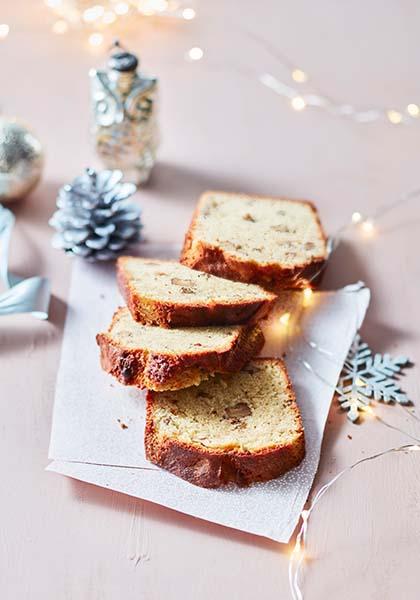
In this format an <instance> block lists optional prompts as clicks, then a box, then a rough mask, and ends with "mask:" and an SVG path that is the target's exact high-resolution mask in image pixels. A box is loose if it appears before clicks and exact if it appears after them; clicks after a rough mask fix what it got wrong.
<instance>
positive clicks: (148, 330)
mask: <svg viewBox="0 0 420 600" xmlns="http://www.w3.org/2000/svg"><path fill="white" fill-rule="evenodd" d="M96 341H97V343H98V345H99V347H100V352H101V365H102V368H103V369H104V370H105V371H106V372H108V373H111V374H112V375H113V376H114V377H116V378H117V379H118V380H119V381H120V382H121V383H123V384H125V385H134V386H137V387H139V388H148V389H151V390H157V391H161V390H177V389H180V388H185V387H188V386H191V385H198V384H199V383H200V382H201V381H202V380H204V379H207V378H208V377H209V376H210V375H211V374H213V373H224V372H234V371H239V370H240V369H241V368H242V367H243V366H244V365H245V364H246V363H247V362H248V361H249V360H250V359H251V358H253V357H254V356H256V355H257V354H258V353H259V352H260V350H261V348H262V346H263V345H264V336H263V334H262V332H261V329H260V328H259V327H258V325H254V326H248V325H233V326H225V327H222V326H220V327H185V328H179V329H164V328H161V327H153V326H150V325H142V324H140V323H137V322H136V321H134V320H133V319H132V317H131V314H130V312H129V310H128V308H120V309H118V310H117V312H116V313H115V314H114V317H113V319H112V323H111V325H110V328H109V330H108V332H106V333H100V334H98V335H97V336H96Z"/></svg>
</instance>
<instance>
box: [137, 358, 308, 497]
mask: <svg viewBox="0 0 420 600" xmlns="http://www.w3.org/2000/svg"><path fill="white" fill-rule="evenodd" d="M145 448H146V457H147V458H148V460H150V461H151V462H153V463H155V464H156V465H159V466H160V467H162V468H164V469H167V470H168V471H170V472H171V473H173V474H174V475H177V476H178V477H182V478H183V479H186V480H187V481H189V482H190V483H193V484H195V485H199V486H202V487H219V486H222V485H224V484H227V483H229V482H234V483H236V484H238V485H249V484H251V483H253V482H257V481H267V480H269V479H274V478H276V477H279V476H280V475H282V474H283V473H285V472H286V471H288V470H289V469H292V468H293V467H296V466H297V465H298V464H299V463H300V462H301V461H302V459H303V457H304V454H305V441H304V432H303V427H302V421H301V417H300V413H299V408H298V406H297V404H296V401H295V394H294V391H293V388H292V386H291V383H290V381H289V378H288V375H287V372H286V368H285V366H284V364H283V363H282V361H280V360H278V359H271V358H268V359H265V358H264V359H263V358H261V359H256V360H253V361H251V362H250V363H249V364H248V366H247V367H245V368H244V369H243V370H242V371H241V372H239V373H235V374H233V375H227V376H226V375H216V376H215V377H213V378H211V379H209V380H208V381H204V382H203V383H201V384H200V385H199V386H198V387H193V388H188V389H185V390H179V391H175V392H161V393H156V392H148V394H147V409H146V431H145Z"/></svg>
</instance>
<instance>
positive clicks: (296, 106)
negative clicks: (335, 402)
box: [0, 0, 420, 600]
mask: <svg viewBox="0 0 420 600" xmlns="http://www.w3.org/2000/svg"><path fill="white" fill-rule="evenodd" d="M44 3H45V4H46V5H47V7H48V8H50V9H51V10H52V11H53V14H54V15H55V21H54V22H53V23H52V25H51V31H52V33H53V34H55V35H64V34H67V33H68V32H69V31H70V30H72V29H74V28H79V29H80V28H83V29H85V30H86V35H87V42H88V44H89V46H90V47H92V48H100V47H102V46H103V45H104V44H105V43H106V41H107V31H110V30H112V27H113V25H114V24H116V23H121V22H123V20H124V19H126V18H132V17H141V18H148V17H155V18H156V17H158V18H168V19H169V18H170V19H175V20H180V21H192V20H194V19H195V18H196V16H197V15H196V11H195V9H194V7H193V6H190V5H185V4H183V3H181V2H177V1H175V0H125V1H121V0H99V1H98V0H97V1H96V2H95V1H93V2H92V1H90V0H79V1H78V0H45V1H44ZM10 33H11V28H10V26H9V25H8V24H7V23H0V42H1V41H2V40H5V39H6V38H7V37H8V36H9V35H10ZM245 35H246V36H247V37H248V38H249V39H251V40H253V41H254V42H256V43H258V44H260V45H262V46H263V47H264V48H265V50H266V51H267V52H268V53H269V54H270V55H271V56H272V57H273V58H275V60H276V62H277V67H278V70H279V72H281V73H282V75H281V77H280V76H276V75H274V74H273V73H269V72H265V71H263V72H255V73H252V76H253V77H255V79H256V81H258V82H259V83H260V84H261V85H263V86H264V87H266V88H267V89H269V90H271V91H272V92H273V93H275V94H277V95H279V96H281V97H282V98H284V99H285V101H287V103H288V105H289V106H290V108H291V109H292V110H293V111H296V112H302V111H304V110H306V109H308V108H313V109H318V110H323V111H324V112H326V113H328V114H330V115H333V116H336V117H341V118H344V119H347V120H349V121H353V122H355V123H360V124H366V123H373V122H384V123H389V124H391V125H395V126H397V125H403V124H405V125H411V124H414V123H415V122H416V121H417V120H418V119H419V118H420V105H419V104H417V103H415V102H412V101H410V102H407V104H406V106H405V107H403V108H395V107H369V108H359V107H356V106H353V105H352V104H350V103H340V102H338V101H335V100H334V99H332V98H331V97H329V96H328V95H327V94H325V93H323V92H320V91H319V90H318V89H316V87H315V86H313V85H312V84H311V78H310V76H309V74H308V73H307V72H306V71H305V70H303V69H302V68H301V67H300V66H298V65H295V64H293V62H292V61H290V60H289V59H288V58H287V57H285V56H284V55H282V54H280V53H279V51H278V50H277V48H275V47H274V46H273V45H272V44H270V43H269V42H267V41H266V40H264V39H263V38H260V37H259V36H257V35H256V34H254V33H252V32H245ZM205 58H206V51H205V49H203V48H202V47H200V46H194V47H192V48H190V49H189V50H188V51H187V52H186V54H185V59H186V60H187V61H190V62H199V61H201V60H203V59H205ZM236 70H237V71H238V72H239V73H241V72H242V70H241V69H240V68H239V67H238V68H236ZM248 74H249V72H248ZM419 197H420V189H415V190H413V191H411V192H409V193H408V194H405V195H404V196H402V197H400V198H398V199H396V200H395V201H394V202H392V203H391V204H388V205H384V206H382V207H380V208H379V209H378V210H377V211H375V212H374V213H373V214H372V215H364V214H363V213H362V212H359V211H355V212H353V214H352V215H351V219H350V222H348V223H346V224H345V225H344V226H343V227H341V228H340V229H339V230H338V231H337V232H336V234H335V235H334V236H333V237H331V238H330V239H329V244H328V248H329V256H328V259H330V257H331V255H332V253H333V251H334V249H335V248H336V247H337V245H338V243H339V241H340V239H341V237H342V236H343V234H345V233H346V232H347V231H349V230H350V229H351V228H358V229H360V231H361V232H362V233H363V234H364V235H365V236H368V237H371V236H374V235H375V234H376V233H377V222H378V220H379V219H381V218H382V217H383V216H385V215H386V214H387V213H388V212H390V211H391V210H393V209H394V208H396V207H399V206H401V205H402V204H405V203H406V202H408V201H409V200H412V199H414V198H419ZM327 262H328V261H326V263H327ZM326 263H325V264H324V266H323V267H322V268H325V266H326ZM319 274H320V272H318V273H316V274H315V275H314V278H315V277H317V276H318V275H319ZM312 296H313V292H312V288H311V281H308V282H307V286H306V287H305V288H304V289H303V292H302V307H306V306H309V305H310V303H311V302H312ZM291 316H292V315H291V313H290V312H285V313H283V314H282V315H281V316H280V317H279V323H280V325H281V326H283V327H285V328H286V329H287V328H289V326H290V322H291ZM307 368H309V369H311V366H310V365H308V366H307ZM366 413H367V414H369V415H371V416H373V417H374V418H375V419H376V420H377V421H379V422H381V423H382V424H383V425H385V426H387V427H390V428H391V429H394V430H397V431H399V432H400V433H402V434H404V435H406V436H408V437H409V438H411V439H412V440H414V441H415V442H416V443H415V444H407V445H404V446H397V447H393V448H389V449H387V450H384V451H382V452H379V453H376V454H374V455H371V456H368V457H365V458H362V459H360V460H358V461H356V462H354V463H353V464H351V465H349V466H348V467H346V468H345V469H343V470H342V471H340V472H339V473H337V474H336V475H335V476H334V477H333V478H332V479H330V480H329V481H328V482H327V483H325V484H324V485H323V486H322V487H321V488H320V489H319V490H318V492H317V493H316V495H315V496H314V498H313V500H312V501H311V503H310V504H309V505H308V506H307V508H305V509H304V510H303V511H302V513H301V524H300V526H299V529H298V532H297V536H296V540H295V544H294V548H293V551H292V554H291V557H290V563H289V582H290V589H291V592H292V597H293V599H294V600H303V592H302V589H301V587H300V583H299V576H300V572H301V568H302V565H303V563H304V559H305V556H306V554H305V549H306V544H307V534H308V524H309V519H310V516H311V514H312V512H313V510H314V509H315V507H316V506H317V505H318V504H319V502H320V501H321V499H322V498H323V496H324V495H325V494H326V493H327V492H328V490H329V489H330V488H331V487H332V486H333V485H334V484H335V483H336V482H337V481H338V480H339V479H341V478H342V477H343V476H344V475H345V474H347V473H349V472H350V471H352V470H354V469H356V468H357V467H359V466H360V465H362V464H364V463H366V462H370V461H376V460H377V459H379V458H381V457H384V456H386V455H389V454H393V453H412V452H416V451H420V439H419V438H417V437H415V436H412V435H411V434H409V433H407V432H405V431H403V430H401V429H399V428H398V427H395V426H393V425H391V424H389V423H387V422H386V421H384V420H383V419H381V417H379V416H378V415H376V414H375V412H374V410H373V409H372V407H371V406H367V407H366ZM408 414H410V415H411V416H412V417H413V418H415V419H416V420H419V419H418V417H416V416H415V415H413V414H411V413H410V412H409V413H408Z"/></svg>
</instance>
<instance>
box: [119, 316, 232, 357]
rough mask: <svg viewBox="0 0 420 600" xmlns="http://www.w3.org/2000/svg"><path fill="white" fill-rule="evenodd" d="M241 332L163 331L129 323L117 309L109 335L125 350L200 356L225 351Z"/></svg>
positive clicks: (220, 329)
mask: <svg viewBox="0 0 420 600" xmlns="http://www.w3.org/2000/svg"><path fill="white" fill-rule="evenodd" d="M241 330H242V328H241V327H240V326H232V327H228V326H227V327H181V328H179V329H164V328H161V327H154V326H151V325H141V324H140V323H137V322H136V321H134V320H133V318H132V316H131V314H130V312H129V310H128V308H120V309H119V310H118V311H117V313H116V315H115V317H114V320H113V323H112V327H111V330H110V332H109V333H110V335H112V337H113V338H114V339H117V340H118V343H119V344H120V345H121V346H124V347H125V348H126V349H127V350H137V349H139V348H144V349H147V350H148V352H149V353H154V352H156V353H159V354H165V353H166V354H188V353H192V354H201V353H207V352H209V351H214V350H221V351H223V350H224V349H226V350H229V349H230V348H231V347H232V342H233V341H235V340H236V338H237V337H238V336H239V334H240V332H241Z"/></svg>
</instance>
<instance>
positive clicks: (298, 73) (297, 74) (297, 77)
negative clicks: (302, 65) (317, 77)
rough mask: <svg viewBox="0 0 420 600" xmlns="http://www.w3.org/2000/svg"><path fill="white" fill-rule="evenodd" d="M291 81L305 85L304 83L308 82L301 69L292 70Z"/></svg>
mask: <svg viewBox="0 0 420 600" xmlns="http://www.w3.org/2000/svg"><path fill="white" fill-rule="evenodd" d="M292 79H293V81H296V83H305V81H308V76H307V74H306V73H305V71H302V69H293V71H292Z"/></svg>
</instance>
